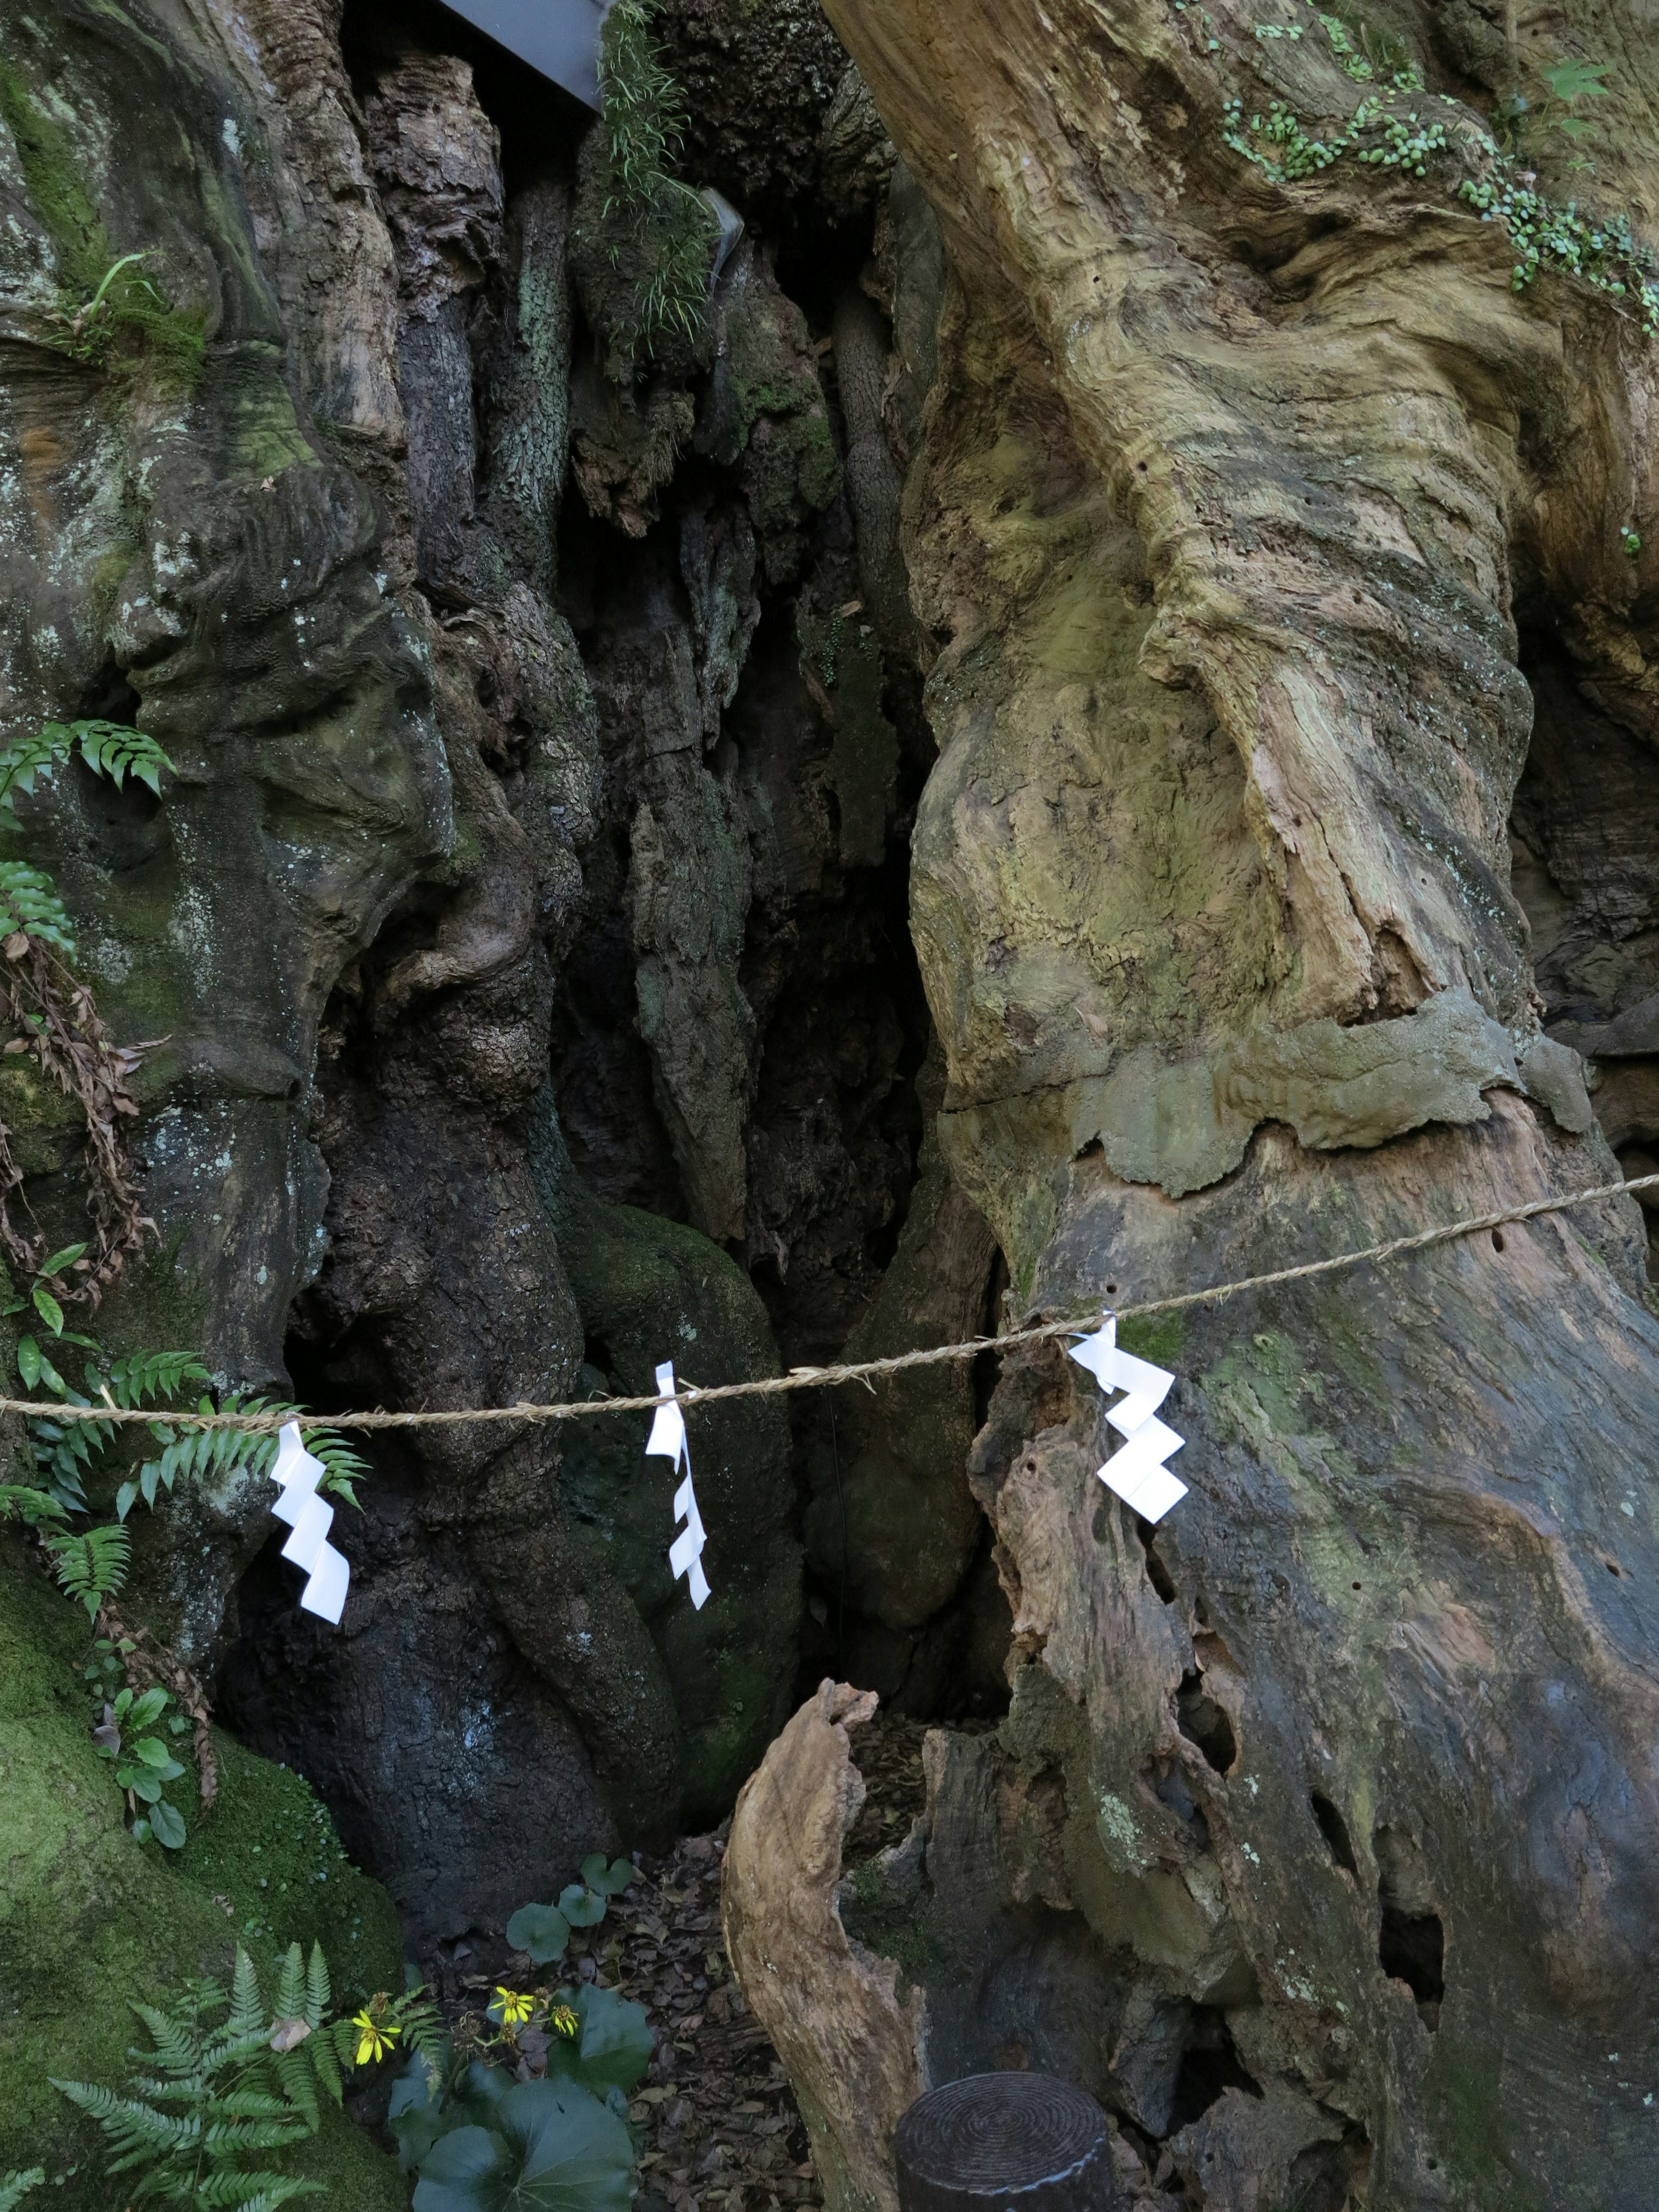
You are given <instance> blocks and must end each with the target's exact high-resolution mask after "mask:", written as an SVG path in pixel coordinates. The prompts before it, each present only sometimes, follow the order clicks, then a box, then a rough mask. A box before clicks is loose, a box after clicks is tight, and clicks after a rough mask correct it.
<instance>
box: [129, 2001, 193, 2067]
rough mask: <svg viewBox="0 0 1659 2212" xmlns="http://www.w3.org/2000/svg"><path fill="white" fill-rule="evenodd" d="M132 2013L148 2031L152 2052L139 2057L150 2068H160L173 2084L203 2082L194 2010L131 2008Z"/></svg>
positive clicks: (184, 2006) (136, 2006)
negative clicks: (151, 2066)
mask: <svg viewBox="0 0 1659 2212" xmlns="http://www.w3.org/2000/svg"><path fill="white" fill-rule="evenodd" d="M132 2009H133V2011H134V2012H135V2013H136V2014H137V2016H138V2018H139V2019H140V2020H141V2021H143V2023H144V2026H145V2027H147V2028H148V2029H149V2039H150V2041H151V2043H152V2044H153V2045H154V2046H155V2048H154V2049H153V2050H150V2051H145V2052H144V2054H143V2056H144V2057H146V2058H148V2059H149V2061H150V2062H151V2063H152V2064H155V2065H158V2066H160V2067H161V2070H162V2072H163V2073H165V2074H168V2075H172V2077H173V2080H174V2081H179V2082H191V2081H201V2080H204V2078H205V2069H204V2065H203V2056H202V2039H201V2036H200V2034H199V2033H197V2014H196V2008H194V2007H193V2006H190V2005H188V2004H187V2003H185V2004H179V2005H175V2006H174V2007H173V2009H172V2010H171V2011H168V2012H164V2011H163V2010H162V2009H161V2007H160V2006H159V2005H147V2004H135V2005H134V2006H133V2008H132ZM134 2055H135V2056H136V2055H137V2054H136V2053H135V2054H134Z"/></svg>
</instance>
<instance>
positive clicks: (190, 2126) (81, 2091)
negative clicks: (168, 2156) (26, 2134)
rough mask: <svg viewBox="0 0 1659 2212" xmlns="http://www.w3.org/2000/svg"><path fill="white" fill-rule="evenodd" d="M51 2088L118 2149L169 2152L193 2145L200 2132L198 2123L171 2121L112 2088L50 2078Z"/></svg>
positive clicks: (194, 2121) (190, 2120)
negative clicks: (79, 2109) (93, 2122)
mask: <svg viewBox="0 0 1659 2212" xmlns="http://www.w3.org/2000/svg"><path fill="white" fill-rule="evenodd" d="M52 2087H53V2088H54V2089H58V2090H61V2091H62V2093H63V2094H64V2096H66V2097H67V2098H68V2099H69V2100H70V2104H72V2105H78V2106H80V2108H81V2110H82V2112H85V2113H86V2114H87V2116H88V2118H90V2119H94V2120H96V2121H97V2123H98V2124H99V2126H100V2128H102V2130H104V2132H105V2134H106V2135H107V2136H112V2137H115V2138H118V2140H117V2144H116V2147H117V2148H118V2149H124V2148H127V2145H128V2144H129V2143H130V2144H131V2146H132V2147H133V2148H135V2149H137V2148H143V2149H148V2150H158V2151H166V2150H171V2149H173V2148H174V2146H175V2145H177V2144H179V2143H180V2142H194V2140H195V2138H196V2136H197V2134H198V2133H199V2132H200V2125H201V2124H200V2122H199V2121H197V2120H195V2119H182V2120H175V2119H173V2118H171V2117H170V2116H169V2115H168V2114H167V2113H166V2112H157V2111H156V2110H155V2106H153V2105H146V2104H143V2103H141V2102H140V2101H139V2100H138V2099H137V2098H136V2097H124V2096H122V2095H121V2094H120V2093H119V2092H118V2091H117V2090H114V2089H105V2088H101V2087H99V2086H98V2085H97V2084H96V2083H95V2082H91V2081H58V2080H56V2079H55V2078H54V2079H53V2080H52ZM120 2138H125V2139H126V2140H125V2142H123V2141H121V2140H119V2139H120Z"/></svg>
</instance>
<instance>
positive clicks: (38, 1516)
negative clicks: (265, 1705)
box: [0, 1482, 65, 2212]
mask: <svg viewBox="0 0 1659 2212" xmlns="http://www.w3.org/2000/svg"><path fill="white" fill-rule="evenodd" d="M64 1510H65V1509H64V1504H63V1501H62V1499H61V1498H54V1497H53V1496H52V1493H51V1492H50V1491H46V1490H33V1489H31V1488H30V1487H29V1486H28V1485H27V1483H22V1482H0V1521H14V1520H15V1521H21V1522H22V1523H23V1525H24V1527H25V1528H39V1527H40V1524H41V1522H43V1521H61V1520H62V1519H63V1517H64ZM0 2212H4V2207H3V2206H0Z"/></svg>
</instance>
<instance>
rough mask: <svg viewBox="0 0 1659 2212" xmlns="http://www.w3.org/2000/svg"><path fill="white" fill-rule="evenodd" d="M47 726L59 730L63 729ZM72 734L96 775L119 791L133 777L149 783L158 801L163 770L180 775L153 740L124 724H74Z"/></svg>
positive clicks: (71, 725)
mask: <svg viewBox="0 0 1659 2212" xmlns="http://www.w3.org/2000/svg"><path fill="white" fill-rule="evenodd" d="M59 727H61V725H60V724H57V723H48V724H47V729H48V730H56V729H58V728H59ZM70 734H71V735H72V736H73V737H74V738H75V740H76V744H78V745H79V746H80V749H81V757H82V760H83V761H85V763H86V764H87V766H88V768H89V769H91V770H92V772H93V774H94V775H106V776H108V777H109V779H110V781H112V783H113V784H114V786H115V787H116V789H117V790H119V789H120V787H121V785H122V783H123V781H125V778H126V777H127V776H128V775H135V776H137V779H138V781H139V782H140V783H147V784H148V785H149V787H150V789H151V790H152V791H153V792H154V793H155V795H156V797H157V798H158V799H159V798H160V797H161V770H162V769H167V771H168V773H169V774H170V775H177V774H178V773H179V771H178V769H176V768H174V767H173V763H172V762H171V761H170V760H169V759H168V758H167V755H166V754H165V753H164V752H163V751H162V750H161V747H160V745H158V744H156V742H155V738H149V737H146V736H145V734H144V732H143V731H142V730H133V729H129V728H128V726H126V724H125V722H71V723H70Z"/></svg>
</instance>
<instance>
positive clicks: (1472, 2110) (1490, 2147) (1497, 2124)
mask: <svg viewBox="0 0 1659 2212" xmlns="http://www.w3.org/2000/svg"><path fill="white" fill-rule="evenodd" d="M1423 2088H1424V2093H1425V2099H1426V2100H1427V2102H1428V2104H1429V2106H1430V2109H1431V2111H1432V2112H1433V2114H1434V2118H1435V2131H1436V2136H1437V2141H1438V2143H1439V2146H1440V2149H1441V2154H1442V2156H1443V2159H1444V2161H1445V2164H1446V2166H1447V2168H1448V2169H1449V2173H1450V2175H1451V2177H1452V2178H1453V2179H1455V2181H1457V2182H1460V2183H1462V2185H1465V2186H1466V2187H1467V2188H1468V2189H1469V2190H1470V2191H1471V2192H1472V2201H1478V2202H1479V2203H1482V2204H1486V2203H1492V2204H1499V2203H1501V2204H1502V2205H1503V2206H1504V2212H1541V2206H1540V2204H1539V2201H1538V2199H1537V2197H1535V2196H1534V2194H1533V2192H1532V2191H1531V2190H1530V2189H1528V2187H1527V2186H1526V2185H1525V2183H1524V2182H1523V2181H1522V2180H1521V2179H1520V2177H1519V2176H1518V2175H1517V2173H1516V2171H1515V2168H1514V2166H1513V2165H1512V2163H1511V2162H1510V2155H1509V2137H1508V2133H1507V2130H1506V2129H1505V2127H1504V2117H1503V2113H1504V2098H1503V2091H1502V2086H1501V2084H1500V2082H1499V2080H1498V2071H1497V2069H1496V2068H1495V2067H1493V2066H1492V2065H1486V2064H1482V2063H1480V2060H1478V2059H1476V2058H1474V2057H1472V2056H1471V2055H1470V2054H1469V2053H1468V2051H1459V2050H1457V2049H1455V2047H1454V2046H1452V2045H1448V2044H1445V2043H1442V2044H1440V2045H1437V2048H1436V2051H1435V2053H1434V2056H1433V2057H1432V2058H1431V2060H1430V2062H1429V2068H1428V2071H1427V2074H1426V2075H1425V2077H1424V2082H1423Z"/></svg>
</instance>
